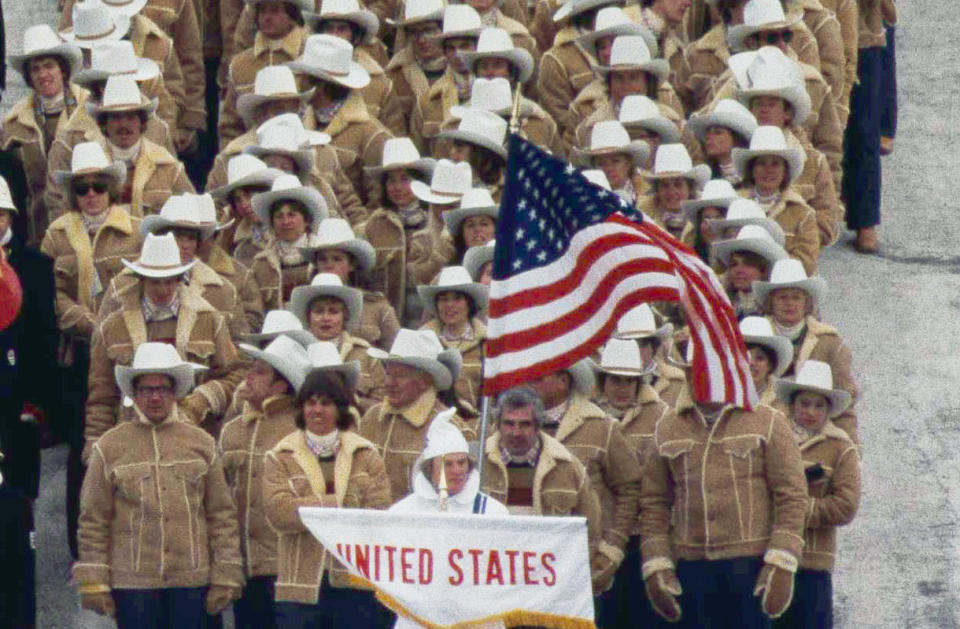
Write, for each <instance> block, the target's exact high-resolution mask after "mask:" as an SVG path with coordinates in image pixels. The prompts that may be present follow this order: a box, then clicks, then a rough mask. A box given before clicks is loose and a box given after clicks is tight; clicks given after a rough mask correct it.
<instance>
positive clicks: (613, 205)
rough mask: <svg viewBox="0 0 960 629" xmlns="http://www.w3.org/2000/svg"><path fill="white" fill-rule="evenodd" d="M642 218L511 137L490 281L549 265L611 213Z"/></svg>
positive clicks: (553, 159) (614, 197) (573, 170)
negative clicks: (579, 234) (572, 241)
mask: <svg viewBox="0 0 960 629" xmlns="http://www.w3.org/2000/svg"><path fill="white" fill-rule="evenodd" d="M617 211H619V212H622V213H624V214H625V215H627V216H628V217H629V218H633V219H634V220H637V221H640V220H642V218H641V217H642V214H641V213H640V212H636V211H634V210H633V208H631V207H630V205H629V204H628V203H627V202H626V201H624V200H623V199H621V198H620V197H619V196H617V195H616V194H614V193H612V192H609V191H607V190H604V189H603V188H600V187H599V186H596V185H594V184H592V183H590V182H589V181H587V180H586V179H585V178H584V177H583V175H581V174H580V172H579V171H578V170H577V169H576V168H574V167H573V166H571V165H570V164H568V163H567V162H564V161H563V160H560V159H557V158H556V157H553V156H552V155H549V154H548V153H546V152H544V151H542V150H540V149H539V148H537V147H536V146H534V145H533V144H531V143H529V142H527V141H526V140H523V139H522V138H520V137H519V136H517V135H512V136H511V137H510V157H509V160H508V168H507V182H506V186H505V187H504V192H503V198H502V199H501V201H500V217H499V219H498V220H497V253H496V257H495V260H494V270H493V271H494V278H495V279H505V278H507V277H509V276H510V275H514V274H516V273H520V272H523V271H528V270H530V269H532V268H536V267H539V266H544V265H547V264H550V263H551V262H553V261H554V260H556V259H557V258H559V257H560V256H561V255H563V253H564V252H565V251H566V249H567V246H568V244H569V243H570V239H571V238H573V235H574V234H575V233H577V232H578V231H580V230H581V229H583V228H585V227H588V226H590V225H595V224H596V223H599V222H601V221H603V220H604V219H606V218H607V217H608V216H610V214H612V213H613V212H617Z"/></svg>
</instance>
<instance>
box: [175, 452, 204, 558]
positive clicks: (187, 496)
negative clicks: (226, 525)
mask: <svg viewBox="0 0 960 629" xmlns="http://www.w3.org/2000/svg"><path fill="white" fill-rule="evenodd" d="M208 469H209V466H208V465H207V463H206V461H203V460H201V459H197V460H193V461H182V462H179V463H174V464H173V476H174V478H176V479H177V481H179V483H180V491H182V492H183V499H184V503H185V505H186V509H187V513H186V526H187V535H188V538H189V540H190V548H189V553H190V554H189V557H190V567H191V568H193V569H196V568H199V567H200V548H201V544H200V540H203V539H206V537H207V534H206V521H205V520H204V518H203V508H202V505H203V498H204V493H205V491H204V490H205V482H204V481H205V479H206V475H207V470H208Z"/></svg>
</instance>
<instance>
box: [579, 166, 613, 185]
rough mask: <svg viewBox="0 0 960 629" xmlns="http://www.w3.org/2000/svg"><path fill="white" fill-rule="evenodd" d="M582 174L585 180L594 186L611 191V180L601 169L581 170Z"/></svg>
mask: <svg viewBox="0 0 960 629" xmlns="http://www.w3.org/2000/svg"><path fill="white" fill-rule="evenodd" d="M580 174H581V175H583V178H584V179H586V180H587V181H589V182H590V183H592V184H593V185H595V186H600V187H601V188H603V189H604V190H610V180H609V179H607V174H606V173H605V172H603V171H602V170H600V169H599V168H588V169H587V170H581V171H580Z"/></svg>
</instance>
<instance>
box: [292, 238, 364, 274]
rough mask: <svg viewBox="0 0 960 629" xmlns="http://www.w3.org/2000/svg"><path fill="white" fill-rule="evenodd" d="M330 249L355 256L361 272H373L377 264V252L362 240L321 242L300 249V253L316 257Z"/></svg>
mask: <svg viewBox="0 0 960 629" xmlns="http://www.w3.org/2000/svg"><path fill="white" fill-rule="evenodd" d="M329 249H336V250H338V251H346V252H347V253H349V254H350V255H352V256H353V258H354V260H356V261H357V266H358V267H359V268H360V270H361V271H364V272H366V271H369V270H371V269H372V268H373V265H374V264H376V262H377V250H376V249H374V248H373V245H371V244H370V243H369V242H367V241H366V240H363V239H362V238H352V239H350V240H345V241H343V242H333V243H324V242H321V243H318V244H313V245H308V246H306V247H300V251H303V252H304V253H306V254H308V255H314V254H316V253H317V252H318V251H326V250H329Z"/></svg>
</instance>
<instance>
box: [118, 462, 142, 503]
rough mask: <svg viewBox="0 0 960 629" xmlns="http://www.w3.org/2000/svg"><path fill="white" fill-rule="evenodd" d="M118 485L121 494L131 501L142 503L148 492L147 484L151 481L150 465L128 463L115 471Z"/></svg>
mask: <svg viewBox="0 0 960 629" xmlns="http://www.w3.org/2000/svg"><path fill="white" fill-rule="evenodd" d="M113 474H114V477H115V478H116V486H117V490H118V491H119V493H120V495H121V496H123V497H124V498H125V499H127V500H129V501H130V502H133V503H136V504H137V505H138V506H139V505H140V503H141V501H142V500H143V497H144V496H145V495H146V494H147V485H149V483H150V476H151V473H150V466H149V465H148V464H142V465H126V466H124V467H120V468H117V469H115V470H114V471H113Z"/></svg>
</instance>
